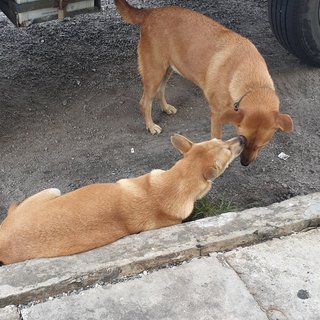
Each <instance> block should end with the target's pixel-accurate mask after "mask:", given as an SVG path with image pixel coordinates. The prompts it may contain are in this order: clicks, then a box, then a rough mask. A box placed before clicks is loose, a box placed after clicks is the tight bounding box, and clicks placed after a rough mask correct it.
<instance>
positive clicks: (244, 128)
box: [221, 99, 293, 166]
mask: <svg viewBox="0 0 320 320" xmlns="http://www.w3.org/2000/svg"><path fill="white" fill-rule="evenodd" d="M259 102H260V103H261V101H259ZM277 102H278V100H275V101H274V103H275V104H277ZM221 120H222V122H225V123H231V124H233V125H235V127H236V128H237V132H238V134H239V135H242V136H244V137H246V139H247V143H246V145H245V147H244V150H243V152H242V153H241V164H242V165H244V166H247V165H249V163H250V162H251V161H253V160H255V159H256V158H257V155H258V153H259V152H260V151H261V149H262V148H264V147H265V146H266V145H267V144H268V143H269V141H270V140H271V138H272V137H273V135H274V133H275V132H276V131H277V130H281V131H284V132H290V131H292V129H293V122H292V119H291V117H290V116H289V115H287V114H282V113H280V112H279V111H277V109H271V110H270V109H269V108H268V107H266V108H261V110H260V108H254V106H253V99H251V100H250V99H246V100H244V101H243V102H241V107H240V109H239V110H238V111H235V110H228V111H226V112H225V113H224V114H223V115H222V118H221Z"/></svg>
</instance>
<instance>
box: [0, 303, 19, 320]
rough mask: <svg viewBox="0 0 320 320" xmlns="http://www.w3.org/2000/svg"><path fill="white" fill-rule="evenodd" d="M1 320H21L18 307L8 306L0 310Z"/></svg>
mask: <svg viewBox="0 0 320 320" xmlns="http://www.w3.org/2000/svg"><path fill="white" fill-rule="evenodd" d="M0 319H1V320H20V313H19V311H18V309H17V307H16V306H6V307H4V308H2V309H0Z"/></svg>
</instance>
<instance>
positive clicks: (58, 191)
mask: <svg viewBox="0 0 320 320" xmlns="http://www.w3.org/2000/svg"><path fill="white" fill-rule="evenodd" d="M47 191H48V193H50V194H52V195H55V196H61V191H60V190H59V189H58V188H50V189H47Z"/></svg>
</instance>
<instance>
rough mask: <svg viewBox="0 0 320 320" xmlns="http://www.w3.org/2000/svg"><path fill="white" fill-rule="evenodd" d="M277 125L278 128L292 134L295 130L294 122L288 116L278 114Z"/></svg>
mask: <svg viewBox="0 0 320 320" xmlns="http://www.w3.org/2000/svg"><path fill="white" fill-rule="evenodd" d="M276 123H277V128H278V129H280V130H282V131H284V132H290V131H292V130H293V121H292V119H291V117H290V116H289V115H288V114H283V113H277V116H276Z"/></svg>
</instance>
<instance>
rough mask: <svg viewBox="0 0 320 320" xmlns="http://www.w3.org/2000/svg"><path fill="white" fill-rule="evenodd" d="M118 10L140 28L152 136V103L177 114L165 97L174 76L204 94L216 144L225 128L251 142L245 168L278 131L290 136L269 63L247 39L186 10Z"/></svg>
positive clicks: (119, 1) (118, 0) (145, 109)
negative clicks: (180, 76)
mask: <svg viewBox="0 0 320 320" xmlns="http://www.w3.org/2000/svg"><path fill="white" fill-rule="evenodd" d="M115 4H116V6H117V9H118V11H119V12H120V14H121V16H122V18H123V19H124V20H125V21H126V22H128V23H132V24H138V25H140V34H141V37H140V41H139V45H138V63H139V71H140V74H141V78H142V82H143V95H142V98H141V100H140V107H141V111H142V113H143V115H144V120H145V123H146V127H147V129H148V130H149V131H150V132H151V133H152V134H155V133H160V132H161V128H160V127H159V126H158V125H156V124H155V123H154V122H153V120H152V116H151V109H152V101H153V99H154V97H157V98H158V100H159V103H160V106H161V108H162V110H163V111H164V112H166V113H167V114H174V113H176V111H177V110H176V108H175V107H173V106H171V105H170V104H168V103H167V101H166V99H165V94H164V92H165V86H166V83H167V81H168V79H169V77H170V75H171V73H172V70H174V71H176V72H177V73H179V74H180V75H182V76H184V77H185V78H187V79H189V80H191V81H192V82H194V83H195V84H196V85H198V86H199V87H200V88H201V89H202V90H203V93H204V95H205V97H206V98H207V100H208V102H209V105H210V110H211V136H212V138H219V139H220V138H221V130H222V123H223V122H225V123H231V124H233V125H234V126H235V127H236V128H237V131H238V134H239V135H243V136H245V137H246V138H247V145H246V147H245V149H244V152H243V153H242V154H241V163H242V164H243V165H248V164H249V163H250V162H251V161H252V160H255V159H256V157H257V154H258V152H259V151H260V150H261V148H263V147H264V146H265V145H266V144H267V143H268V142H269V141H270V139H271V138H272V136H273V134H274V133H275V131H276V130H277V129H280V130H282V131H285V132H289V131H291V130H292V127H293V123H292V120H291V118H290V116H289V115H286V114H281V113H279V99H278V97H277V95H276V93H275V90H274V85H273V81H272V79H271V77H270V75H269V72H268V69H267V66H266V63H265V61H264V59H263V58H262V56H261V55H260V54H259V52H258V50H257V49H256V47H255V46H254V45H253V44H252V43H251V42H250V41H249V40H248V39H246V38H243V37H242V36H240V35H239V34H237V33H235V32H233V31H231V30H228V29H227V28H225V27H223V26H222V25H220V24H219V23H217V22H215V21H213V20H211V19H209V18H208V17H206V16H203V15H201V14H199V13H196V12H194V11H191V10H188V9H183V8H178V7H164V8H157V9H136V8H134V7H132V6H130V5H129V4H128V3H127V2H126V1H125V0H115Z"/></svg>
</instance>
